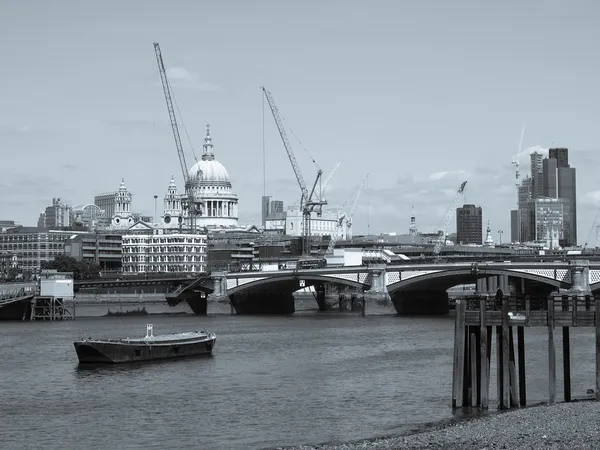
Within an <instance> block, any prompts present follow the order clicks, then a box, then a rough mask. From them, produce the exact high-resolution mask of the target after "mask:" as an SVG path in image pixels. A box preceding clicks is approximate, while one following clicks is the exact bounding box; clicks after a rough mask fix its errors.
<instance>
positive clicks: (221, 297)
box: [206, 272, 235, 315]
mask: <svg viewBox="0 0 600 450" xmlns="http://www.w3.org/2000/svg"><path fill="white" fill-rule="evenodd" d="M211 277H212V279H213V282H214V289H215V290H214V292H213V293H212V294H209V295H208V297H207V299H206V314H210V315H213V314H235V310H234V308H233V305H232V304H231V301H230V300H229V296H228V295H227V273H226V272H213V273H212V274H211Z"/></svg>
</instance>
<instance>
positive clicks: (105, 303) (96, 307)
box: [75, 293, 193, 318]
mask: <svg viewBox="0 0 600 450" xmlns="http://www.w3.org/2000/svg"><path fill="white" fill-rule="evenodd" d="M111 314H113V315H136V314H137V315H144V314H193V312H192V310H191V309H190V307H189V305H188V304H187V303H186V302H181V303H180V304H179V305H177V306H169V305H168V303H167V301H166V299H165V294H87V293H77V294H76V295H75V317H80V318H81V317H101V316H106V315H111Z"/></svg>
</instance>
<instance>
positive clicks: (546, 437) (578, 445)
mask: <svg viewBox="0 0 600 450" xmlns="http://www.w3.org/2000/svg"><path fill="white" fill-rule="evenodd" d="M599 416H600V403H599V402H595V401H579V402H574V403H561V404H557V405H553V406H547V405H544V406H536V407H530V408H524V409H519V410H514V411H509V412H505V413H498V414H489V415H486V416H482V417H478V418H474V419H469V420H461V421H453V422H450V423H446V424H438V425H437V426H436V425H433V426H431V427H430V428H429V429H426V430H424V431H420V432H417V433H413V434H408V435H401V436H393V437H385V438H378V439H370V440H364V441H357V442H349V443H340V444H333V443H332V444H319V445H300V446H294V447H279V450H358V449H369V450H400V449H439V450H442V449H443V450H471V449H477V450H480V449H500V448H502V449H509V450H510V449H524V450H525V449H527V450H537V449H544V450H548V449H551V450H554V449H556V450H558V449H561V450H562V449H573V450H575V449H599V448H600V426H599V425H598V417H599Z"/></svg>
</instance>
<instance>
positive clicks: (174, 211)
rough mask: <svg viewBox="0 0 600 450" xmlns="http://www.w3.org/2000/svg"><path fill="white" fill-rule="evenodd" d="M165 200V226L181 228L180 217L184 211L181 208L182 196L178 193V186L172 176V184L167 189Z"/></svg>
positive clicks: (163, 220) (163, 219)
mask: <svg viewBox="0 0 600 450" xmlns="http://www.w3.org/2000/svg"><path fill="white" fill-rule="evenodd" d="M164 200H165V212H164V215H163V218H162V222H163V224H164V225H168V226H170V225H177V226H179V217H181V216H182V214H183V211H182V207H181V195H179V194H178V193H177V185H176V184H175V178H174V177H173V176H171V182H170V183H169V187H168V188H167V193H166V194H165V199H164Z"/></svg>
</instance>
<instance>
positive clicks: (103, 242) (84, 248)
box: [65, 233, 123, 271]
mask: <svg viewBox="0 0 600 450" xmlns="http://www.w3.org/2000/svg"><path fill="white" fill-rule="evenodd" d="M122 253H123V251H122V239H121V234H118V233H90V234H77V235H73V236H70V237H69V239H67V240H66V241H65V254H66V255H68V256H71V257H73V258H75V259H77V260H79V261H86V262H93V263H96V264H98V265H99V266H100V269H101V270H102V271H121V260H122Z"/></svg>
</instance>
